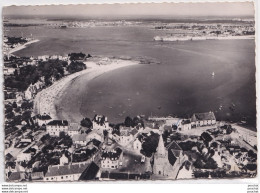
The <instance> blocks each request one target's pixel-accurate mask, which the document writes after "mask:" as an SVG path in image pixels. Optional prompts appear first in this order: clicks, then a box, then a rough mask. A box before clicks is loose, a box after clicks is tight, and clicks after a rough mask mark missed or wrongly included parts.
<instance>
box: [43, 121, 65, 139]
mask: <svg viewBox="0 0 260 193" xmlns="http://www.w3.org/2000/svg"><path fill="white" fill-rule="evenodd" d="M68 125H69V124H68V121H66V120H52V121H51V122H49V123H48V124H47V125H46V131H47V133H48V134H49V135H51V136H59V135H60V133H61V132H64V133H68Z"/></svg>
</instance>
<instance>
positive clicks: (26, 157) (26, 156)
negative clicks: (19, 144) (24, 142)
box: [16, 152, 32, 162]
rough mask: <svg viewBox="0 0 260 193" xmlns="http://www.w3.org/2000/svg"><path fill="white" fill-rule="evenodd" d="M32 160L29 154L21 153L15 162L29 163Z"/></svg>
mask: <svg viewBox="0 0 260 193" xmlns="http://www.w3.org/2000/svg"><path fill="white" fill-rule="evenodd" d="M31 158H32V156H31V153H25V152H21V153H19V154H18V155H17V158H16V161H17V162H23V161H30V160H31Z"/></svg>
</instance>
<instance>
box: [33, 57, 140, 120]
mask: <svg viewBox="0 0 260 193" xmlns="http://www.w3.org/2000/svg"><path fill="white" fill-rule="evenodd" d="M85 64H86V65H87V69H86V70H83V71H80V72H76V73H74V74H71V75H68V76H66V77H64V78H62V79H60V80H59V81H57V82H55V83H54V84H53V85H52V86H50V87H48V88H46V89H44V90H42V91H41V92H39V93H38V94H37V95H36V97H35V100H34V113H36V114H43V113H46V114H49V115H50V116H51V117H52V119H66V120H68V121H70V122H79V121H80V120H81V119H82V117H83V116H82V115H81V114H80V111H79V110H78V111H77V112H78V113H77V114H75V111H74V113H73V115H71V114H68V113H65V112H64V111H62V108H64V106H66V105H62V106H63V107H60V106H59V105H58V104H59V103H60V98H61V96H62V95H64V94H66V88H68V87H69V86H70V85H71V84H73V82H74V81H75V80H76V79H77V78H79V77H80V76H85V77H86V78H87V81H85V82H84V86H87V85H86V82H87V83H88V82H89V81H91V80H93V79H94V78H96V77H98V76H100V75H102V74H104V73H107V72H110V71H112V70H116V69H119V68H122V67H127V66H131V65H137V64H140V62H139V61H133V60H122V59H108V58H103V59H99V61H98V60H96V59H95V60H92V61H89V62H85ZM99 64H102V65H99ZM74 86H75V85H74ZM81 86H82V85H76V87H77V88H78V89H80V87H81ZM75 94H77V93H75ZM71 102H73V100H72V101H71ZM74 102H75V101H74ZM79 106H80V104H75V106H74V107H75V108H78V107H79ZM66 112H69V111H66Z"/></svg>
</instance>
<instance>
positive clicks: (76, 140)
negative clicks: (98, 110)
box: [72, 133, 87, 146]
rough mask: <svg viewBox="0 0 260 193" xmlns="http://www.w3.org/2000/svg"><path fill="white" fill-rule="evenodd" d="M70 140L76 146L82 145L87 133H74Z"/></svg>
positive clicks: (85, 141) (84, 142) (85, 142)
mask: <svg viewBox="0 0 260 193" xmlns="http://www.w3.org/2000/svg"><path fill="white" fill-rule="evenodd" d="M72 142H73V144H74V145H76V146H83V145H86V144H87V134H85V133H84V134H76V135H73V136H72Z"/></svg>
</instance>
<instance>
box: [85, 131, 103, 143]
mask: <svg viewBox="0 0 260 193" xmlns="http://www.w3.org/2000/svg"><path fill="white" fill-rule="evenodd" d="M93 139H96V140H98V141H100V142H103V141H104V136H103V135H99V134H98V133H97V132H95V131H91V132H90V133H88V134H87V137H86V141H87V142H90V141H92V140H93Z"/></svg>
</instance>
